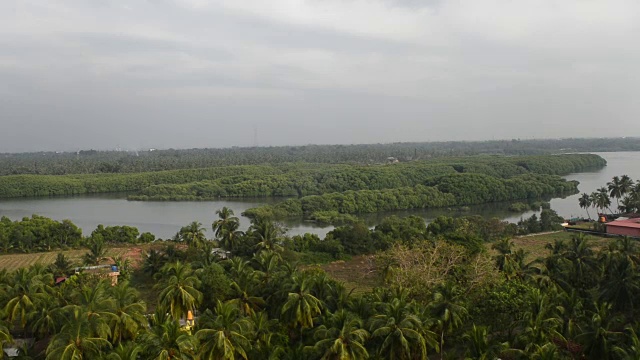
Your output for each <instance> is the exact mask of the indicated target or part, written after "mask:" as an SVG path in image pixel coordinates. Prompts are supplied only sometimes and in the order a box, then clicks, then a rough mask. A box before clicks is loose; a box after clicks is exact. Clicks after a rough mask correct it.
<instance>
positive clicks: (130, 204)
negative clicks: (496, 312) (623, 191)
mask: <svg viewBox="0 0 640 360" xmlns="http://www.w3.org/2000/svg"><path fill="white" fill-rule="evenodd" d="M597 154H598V155H600V156H602V157H603V158H605V159H606V160H607V166H606V167H604V168H603V169H600V170H598V171H594V172H586V173H576V174H570V175H568V176H565V178H566V179H568V180H578V181H579V182H580V186H579V190H580V192H587V193H590V192H592V191H594V190H596V189H597V188H599V187H601V186H604V185H605V184H606V183H607V182H608V181H610V180H611V178H612V177H613V176H616V175H623V174H626V175H629V176H630V177H631V178H632V179H634V180H636V179H640V152H611V153H597ZM578 197H579V194H576V195H572V196H569V197H566V198H564V199H560V198H557V199H553V200H551V207H552V209H554V210H556V211H557V212H558V214H560V215H561V216H563V217H565V218H569V217H576V216H586V212H585V211H584V210H583V209H580V207H579V206H578ZM274 201H279V200H278V199H263V198H260V199H242V200H220V201H177V202H151V201H150V202H141V201H127V200H126V199H125V198H124V196H123V195H121V194H120V195H114V194H109V195H81V196H70V197H53V198H33V199H8V200H0V216H7V217H9V218H11V219H13V220H18V219H21V218H22V217H25V216H31V215H32V214H38V215H42V216H46V217H50V218H52V219H56V220H63V219H69V220H71V221H73V223H75V224H76V225H78V226H79V227H80V228H82V229H83V233H84V234H85V235H88V234H90V233H91V231H92V230H93V229H95V228H96V226H97V225H98V224H103V225H129V226H135V227H137V228H138V229H140V231H141V232H144V231H149V232H151V233H153V234H155V235H156V236H157V237H159V238H163V239H167V238H171V237H172V236H173V235H174V234H175V233H176V232H177V231H178V230H179V229H180V227H182V226H184V225H187V224H189V223H190V222H192V221H194V220H195V221H199V222H201V223H202V224H203V225H204V226H205V228H207V229H208V232H207V234H208V236H211V223H212V222H213V220H215V218H216V215H215V211H216V210H217V209H220V208H222V207H224V206H227V207H229V208H231V209H233V211H234V212H235V213H236V215H238V216H239V215H240V213H242V212H243V211H244V210H246V209H248V208H251V207H255V206H259V205H263V204H266V203H272V202H274ZM508 206H509V203H504V204H486V205H479V206H472V207H471V209H470V211H466V212H452V211H449V210H446V209H431V210H412V211H396V212H391V213H382V214H369V215H365V216H364V220H365V222H366V223H367V224H368V225H370V226H373V225H375V224H376V223H377V222H379V221H380V219H382V218H383V217H385V216H389V215H394V214H395V215H399V216H407V215H417V216H421V217H423V218H424V219H425V220H427V221H430V220H431V219H434V218H435V217H437V216H439V215H450V216H459V215H482V216H484V217H487V218H490V217H498V218H500V219H504V220H507V221H512V222H516V221H518V220H519V219H520V218H521V217H529V216H531V215H532V214H534V213H535V212H534V211H529V212H525V213H513V212H510V211H508V210H507V208H508ZM592 216H593V214H592ZM239 217H240V225H241V229H242V230H245V229H246V228H247V227H248V226H249V220H248V219H247V218H245V217H241V216H239ZM283 224H284V225H285V227H286V228H287V229H289V230H288V233H289V234H290V235H296V234H304V233H307V232H310V233H316V234H318V235H319V236H321V237H324V235H325V234H326V233H327V232H328V231H330V230H331V229H333V227H331V226H318V225H316V224H313V223H310V222H305V221H302V220H301V219H289V220H287V221H284V222H283Z"/></svg>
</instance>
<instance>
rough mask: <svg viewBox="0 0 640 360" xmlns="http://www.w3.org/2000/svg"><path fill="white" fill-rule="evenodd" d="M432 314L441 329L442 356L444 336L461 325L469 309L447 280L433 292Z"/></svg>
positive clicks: (441, 355) (441, 354)
mask: <svg viewBox="0 0 640 360" xmlns="http://www.w3.org/2000/svg"><path fill="white" fill-rule="evenodd" d="M431 307H432V310H431V311H432V314H433V316H434V317H435V318H436V319H437V320H436V321H437V324H438V328H439V330H440V358H441V359H442V358H443V356H444V336H445V334H446V333H450V332H452V331H453V330H455V329H456V328H458V327H459V326H460V325H462V321H463V319H464V318H465V317H466V316H467V309H465V308H464V306H462V305H460V303H459V302H458V292H457V289H456V287H455V286H454V285H453V284H452V283H450V282H447V283H445V284H444V285H442V286H440V287H439V288H438V289H437V290H436V292H434V293H433V302H432V304H431Z"/></svg>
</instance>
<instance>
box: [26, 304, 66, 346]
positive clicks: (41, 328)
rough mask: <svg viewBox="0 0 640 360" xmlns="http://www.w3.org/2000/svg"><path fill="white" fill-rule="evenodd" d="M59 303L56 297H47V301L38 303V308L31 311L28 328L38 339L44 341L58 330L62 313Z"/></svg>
mask: <svg viewBox="0 0 640 360" xmlns="http://www.w3.org/2000/svg"><path fill="white" fill-rule="evenodd" d="M59 302H60V301H59V299H58V298H57V297H56V296H49V297H48V298H47V301H41V302H39V306H38V307H37V308H36V309H35V310H34V311H32V313H31V315H30V318H31V323H30V326H29V327H30V330H31V332H32V333H33V334H34V335H35V336H36V337H37V338H38V339H44V338H46V337H47V336H49V335H53V334H55V333H57V332H58V331H59V330H60V324H61V317H62V316H63V315H64V314H63V313H64V312H63V310H62V309H61V308H60V303H59Z"/></svg>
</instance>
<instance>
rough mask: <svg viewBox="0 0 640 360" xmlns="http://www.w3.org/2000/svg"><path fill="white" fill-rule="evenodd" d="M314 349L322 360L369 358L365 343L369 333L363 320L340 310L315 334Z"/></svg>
mask: <svg viewBox="0 0 640 360" xmlns="http://www.w3.org/2000/svg"><path fill="white" fill-rule="evenodd" d="M314 338H315V339H316V341H317V342H316V344H315V346H313V349H314V350H315V351H316V352H318V353H319V354H322V357H321V359H322V360H334V359H335V360H357V359H367V358H369V353H368V352H367V349H366V348H365V341H366V340H367V339H368V338H369V332H368V331H367V330H365V329H363V325H362V320H360V319H359V318H358V317H356V316H355V315H353V314H351V313H349V312H347V311H346V310H338V311H337V312H335V313H334V314H333V315H331V316H330V317H329V319H328V322H327V324H325V325H320V326H319V327H318V328H317V329H316V330H315V332H314Z"/></svg>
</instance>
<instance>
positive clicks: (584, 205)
mask: <svg viewBox="0 0 640 360" xmlns="http://www.w3.org/2000/svg"><path fill="white" fill-rule="evenodd" d="M578 205H580V208H581V209H585V210H586V211H587V216H588V217H589V220H591V214H589V208H590V207H591V197H590V196H589V194H587V193H582V195H580V199H578Z"/></svg>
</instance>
